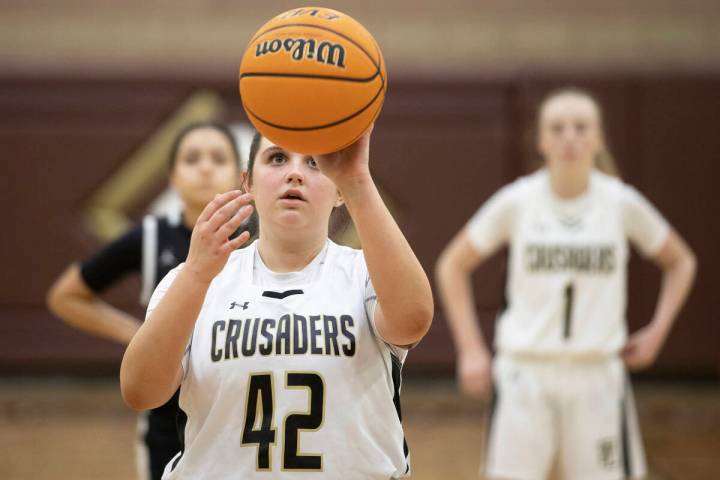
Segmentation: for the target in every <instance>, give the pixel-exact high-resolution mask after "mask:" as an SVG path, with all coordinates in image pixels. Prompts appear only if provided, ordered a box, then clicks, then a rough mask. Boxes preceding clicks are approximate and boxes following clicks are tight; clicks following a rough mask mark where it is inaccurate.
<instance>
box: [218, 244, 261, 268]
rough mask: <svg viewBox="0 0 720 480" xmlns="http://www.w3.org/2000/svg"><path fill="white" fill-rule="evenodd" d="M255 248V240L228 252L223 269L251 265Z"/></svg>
mask: <svg viewBox="0 0 720 480" xmlns="http://www.w3.org/2000/svg"><path fill="white" fill-rule="evenodd" d="M256 248H257V240H255V241H253V242H252V243H250V244H248V245H245V246H243V247H241V248H238V249H237V250H235V251H234V252H232V253H231V254H230V256H229V257H228V261H227V263H226V264H225V269H224V270H237V269H241V268H243V267H245V266H250V267H252V261H253V256H254V255H255V249H256Z"/></svg>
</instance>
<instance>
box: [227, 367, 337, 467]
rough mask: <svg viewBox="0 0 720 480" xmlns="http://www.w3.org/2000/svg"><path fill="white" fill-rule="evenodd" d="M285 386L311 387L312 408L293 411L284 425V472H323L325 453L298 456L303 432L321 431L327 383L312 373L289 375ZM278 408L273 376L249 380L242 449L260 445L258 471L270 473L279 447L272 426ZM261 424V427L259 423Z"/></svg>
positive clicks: (309, 400)
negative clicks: (274, 449)
mask: <svg viewBox="0 0 720 480" xmlns="http://www.w3.org/2000/svg"><path fill="white" fill-rule="evenodd" d="M285 387H286V388H288V389H291V388H292V389H294V388H307V389H308V403H309V407H308V409H307V412H306V413H300V412H293V413H290V414H288V415H287V416H286V417H285V420H284V422H283V424H284V425H283V430H284V440H283V461H282V469H283V470H300V471H308V470H322V455H321V454H306V455H300V454H299V453H298V447H299V443H300V440H299V434H300V433H301V431H313V430H317V429H319V428H320V426H321V425H322V423H323V418H324V414H325V411H324V410H325V383H324V382H323V379H322V377H321V376H320V375H318V374H316V373H308V372H292V373H287V375H286V378H285ZM274 406H275V395H274V392H273V377H272V374H270V373H261V374H253V375H250V380H249V381H248V396H247V405H246V406H245V427H244V428H243V433H242V440H241V442H240V444H241V445H242V446H249V445H257V463H256V465H257V469H258V470H262V471H268V470H270V469H271V468H272V467H271V464H272V460H271V450H270V446H271V445H275V429H274V428H273V426H272V423H273V413H274ZM258 423H259V424H258Z"/></svg>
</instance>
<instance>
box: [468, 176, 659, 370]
mask: <svg viewBox="0 0 720 480" xmlns="http://www.w3.org/2000/svg"><path fill="white" fill-rule="evenodd" d="M668 231H669V226H668V223H667V222H666V221H665V220H664V219H663V218H662V216H661V215H660V214H659V213H658V212H657V211H656V210H655V209H654V208H653V207H652V205H651V204H650V203H649V202H648V201H647V200H646V199H645V198H644V197H643V196H642V195H640V194H639V193H638V192H637V191H636V190H635V189H633V188H632V187H630V186H629V185H626V184H624V183H622V182H621V181H620V180H618V179H616V178H614V177H611V176H608V175H605V174H603V173H600V172H598V171H594V172H593V173H592V175H591V178H590V184H589V188H588V190H587V192H586V193H584V194H583V195H581V196H580V197H578V198H576V199H573V200H571V201H567V200H562V199H560V198H559V197H557V196H556V195H555V194H554V193H553V191H552V189H551V186H550V178H549V174H548V172H547V170H545V169H541V170H539V171H538V172H535V173H534V174H531V175H528V176H526V177H521V178H519V179H518V180H516V181H515V182H513V183H511V184H509V185H507V186H505V187H503V188H502V189H500V190H499V191H498V192H497V193H496V194H495V195H493V196H492V197H491V198H490V199H489V200H488V201H487V203H486V204H485V205H483V206H482V207H481V208H480V210H479V211H478V212H477V213H476V214H475V215H474V216H473V218H472V219H471V220H470V221H469V223H468V232H469V236H470V239H471V242H472V243H473V245H474V247H475V248H476V249H477V250H478V251H479V252H481V253H483V254H490V253H492V252H493V251H495V250H496V249H497V248H498V247H500V246H501V245H502V244H505V243H509V246H510V255H509V268H508V280H507V286H506V297H507V301H508V305H507V309H506V310H505V311H504V312H503V314H502V315H501V317H500V320H499V323H498V327H497V332H496V337H495V343H496V347H497V349H498V350H500V351H503V352H507V353H520V354H560V355H569V356H609V355H613V354H616V353H618V351H619V350H620V349H621V348H622V346H623V345H624V343H625V341H626V337H627V330H626V326H625V305H626V271H627V261H628V256H629V255H628V244H627V239H628V238H629V239H630V240H631V241H632V242H633V244H634V245H635V246H636V247H637V248H638V249H639V250H640V252H641V253H643V254H644V255H646V256H652V255H654V254H656V253H657V252H658V251H659V249H660V248H661V247H662V245H663V243H664V241H665V239H666V238H667V235H668Z"/></svg>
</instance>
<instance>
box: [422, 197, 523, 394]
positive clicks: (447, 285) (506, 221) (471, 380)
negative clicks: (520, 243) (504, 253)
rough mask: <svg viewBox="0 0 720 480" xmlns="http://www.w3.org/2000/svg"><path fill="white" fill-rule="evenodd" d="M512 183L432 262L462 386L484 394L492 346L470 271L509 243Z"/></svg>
mask: <svg viewBox="0 0 720 480" xmlns="http://www.w3.org/2000/svg"><path fill="white" fill-rule="evenodd" d="M513 198H514V194H513V186H512V184H511V185H509V186H507V187H504V188H502V189H501V190H500V191H498V192H497V193H495V195H493V196H492V197H491V198H490V199H489V200H488V201H487V202H486V203H485V204H484V205H483V206H482V208H480V210H478V212H477V213H476V214H475V215H474V216H473V218H471V219H470V221H469V222H468V224H467V225H466V226H465V227H464V228H463V229H462V230H460V232H459V233H458V234H457V235H456V236H455V238H453V240H452V241H451V242H450V244H448V246H447V247H446V248H445V250H444V251H443V252H442V254H441V255H440V257H439V258H438V261H437V263H436V265H435V278H436V280H437V284H438V289H439V292H440V301H441V302H442V304H443V310H444V312H445V315H446V318H447V320H448V324H449V325H450V331H451V332H452V336H453V340H454V343H455V349H456V352H457V375H458V380H459V382H460V387H461V389H462V390H463V391H464V392H465V393H467V394H470V395H473V396H485V395H487V394H488V393H489V392H490V390H491V386H492V381H491V368H490V366H491V363H492V362H491V360H492V355H491V352H490V348H489V346H488V344H487V342H486V341H485V339H484V338H483V334H482V331H481V330H480V324H479V322H478V318H477V313H476V312H477V309H476V307H475V302H474V296H473V292H472V273H473V272H474V271H475V269H477V268H478V267H479V266H480V264H482V262H483V261H484V260H485V259H487V258H488V257H489V256H491V255H492V254H493V253H494V252H495V251H496V250H497V249H498V248H500V247H501V246H502V245H503V244H505V243H507V241H508V240H509V236H510V229H511V224H512V216H513V211H514V208H513V204H514V200H513Z"/></svg>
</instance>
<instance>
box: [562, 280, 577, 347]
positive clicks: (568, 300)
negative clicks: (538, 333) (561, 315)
mask: <svg viewBox="0 0 720 480" xmlns="http://www.w3.org/2000/svg"><path fill="white" fill-rule="evenodd" d="M574 295H575V286H574V285H573V284H572V283H568V284H567V287H565V324H564V327H565V328H564V329H563V336H564V337H565V339H566V340H567V339H568V338H570V333H571V329H570V327H571V323H572V307H573V297H574Z"/></svg>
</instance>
